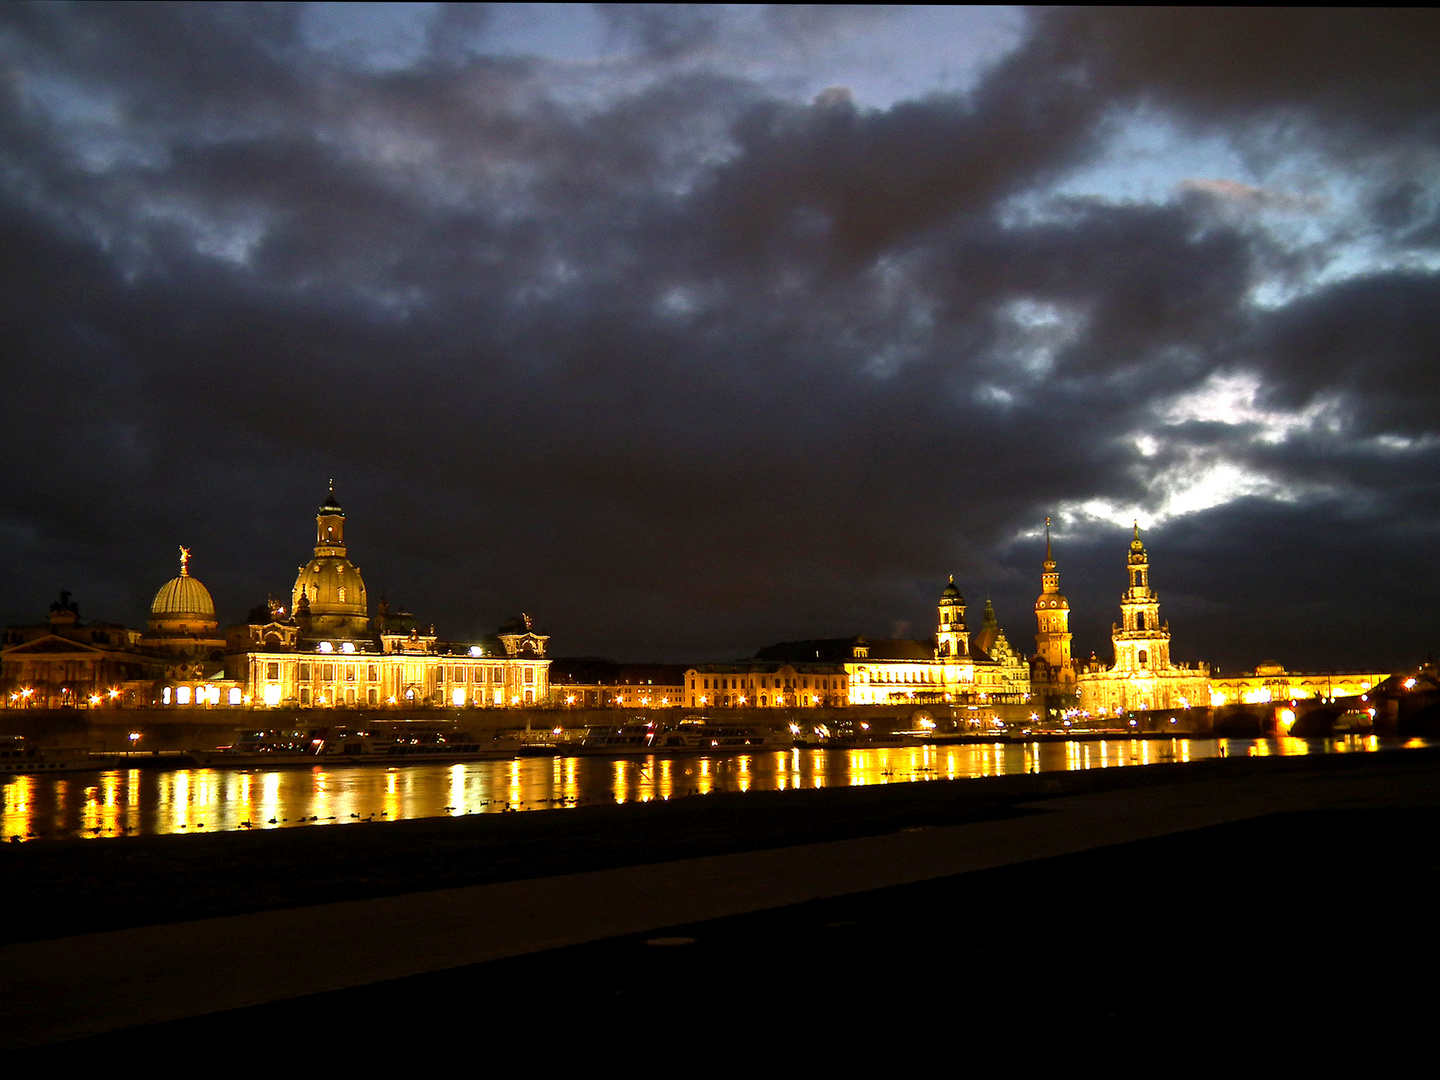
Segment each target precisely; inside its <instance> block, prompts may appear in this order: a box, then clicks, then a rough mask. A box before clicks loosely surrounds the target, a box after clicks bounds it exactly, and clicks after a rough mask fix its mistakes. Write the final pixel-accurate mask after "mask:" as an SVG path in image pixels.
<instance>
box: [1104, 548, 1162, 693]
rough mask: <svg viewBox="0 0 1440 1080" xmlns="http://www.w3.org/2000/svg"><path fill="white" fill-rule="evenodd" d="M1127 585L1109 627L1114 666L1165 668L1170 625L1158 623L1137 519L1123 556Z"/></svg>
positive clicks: (1156, 601) (1157, 605)
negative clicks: (1117, 619)
mask: <svg viewBox="0 0 1440 1080" xmlns="http://www.w3.org/2000/svg"><path fill="white" fill-rule="evenodd" d="M1125 568H1126V570H1127V571H1128V572H1129V575H1130V587H1129V588H1128V589H1126V590H1125V591H1124V593H1122V594H1121V596H1120V620H1121V621H1120V623H1119V625H1117V626H1114V627H1112V629H1111V633H1110V637H1111V640H1112V641H1113V642H1114V643H1115V666H1116V667H1117V668H1121V669H1123V670H1127V671H1148V670H1155V669H1158V670H1162V671H1163V670H1165V669H1166V668H1168V667H1169V666H1170V627H1169V625H1168V624H1166V625H1164V626H1162V625H1161V624H1160V597H1158V596H1156V595H1155V590H1154V589H1152V588H1150V556H1149V555H1147V554H1146V552H1145V544H1144V542H1143V541H1141V539H1140V523H1139V522H1138V521H1137V522H1136V523H1135V537H1134V539H1132V540H1131V541H1130V554H1129V556H1128V557H1127V558H1126V560H1125Z"/></svg>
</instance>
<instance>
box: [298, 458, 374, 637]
mask: <svg viewBox="0 0 1440 1080" xmlns="http://www.w3.org/2000/svg"><path fill="white" fill-rule="evenodd" d="M302 600H303V601H307V602H308V614H309V617H310V625H309V627H308V628H305V629H304V630H303V631H302V636H311V635H313V636H315V637H336V638H365V637H369V636H370V617H369V611H370V605H369V601H368V600H367V598H366V595H365V581H364V579H363V578H362V577H361V576H360V568H359V567H357V566H356V565H355V564H354V563H352V562H351V561H350V560H349V558H348V557H347V555H346V548H345V511H344V510H343V509H342V508H341V506H340V503H339V502H338V501H336V499H335V482H334V481H333V480H332V481H331V482H330V493H329V494H328V495H327V496H326V497H325V501H324V502H323V503H321V504H320V508H319V510H318V511H316V514H315V556H314V558H312V559H311V560H310V562H309V563H308V564H307V565H305V566H302V567H300V569H299V572H298V573H297V574H296V576H295V587H294V588H293V589H292V590H291V591H290V606H291V609H292V610H293V611H294V612H295V615H296V618H297V619H303V614H302V610H301V609H302V608H303V607H306V606H307V605H306V604H302V602H301V601H302Z"/></svg>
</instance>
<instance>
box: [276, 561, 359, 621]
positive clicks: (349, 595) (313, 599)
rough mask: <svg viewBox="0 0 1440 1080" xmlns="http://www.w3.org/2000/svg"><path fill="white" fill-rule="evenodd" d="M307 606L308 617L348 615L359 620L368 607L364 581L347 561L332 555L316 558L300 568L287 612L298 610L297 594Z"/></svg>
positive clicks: (298, 599) (298, 598) (352, 564)
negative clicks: (302, 594) (303, 599)
mask: <svg viewBox="0 0 1440 1080" xmlns="http://www.w3.org/2000/svg"><path fill="white" fill-rule="evenodd" d="M302 590H303V591H304V593H305V598H306V599H307V600H308V601H309V603H310V613H311V614H312V615H349V616H357V617H360V618H363V617H364V616H365V615H366V614H368V612H369V610H370V605H369V603H368V602H367V600H366V596H365V581H364V579H362V578H361V577H360V571H359V570H357V569H356V568H355V564H354V563H352V562H351V561H350V560H349V559H346V558H343V557H340V556H336V555H317V556H316V557H315V558H313V559H311V560H310V562H309V563H308V564H306V565H305V566H302V567H301V568H300V572H299V574H297V575H296V577H295V588H294V591H293V592H292V593H291V596H290V601H291V605H292V606H291V610H292V611H294V610H296V609H297V608H299V606H300V593H301V591H302Z"/></svg>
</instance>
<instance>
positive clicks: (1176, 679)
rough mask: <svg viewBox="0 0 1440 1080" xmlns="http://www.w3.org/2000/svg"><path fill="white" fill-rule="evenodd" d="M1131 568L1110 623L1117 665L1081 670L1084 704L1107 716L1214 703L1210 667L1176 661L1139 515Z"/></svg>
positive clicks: (1128, 558)
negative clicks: (1115, 619) (1115, 616)
mask: <svg viewBox="0 0 1440 1080" xmlns="http://www.w3.org/2000/svg"><path fill="white" fill-rule="evenodd" d="M1125 572H1126V574H1127V575H1128V578H1129V584H1128V587H1127V588H1126V589H1125V591H1124V592H1123V593H1121V594H1120V622H1118V623H1116V624H1115V625H1113V626H1112V627H1111V629H1110V639H1111V641H1112V642H1113V643H1114V646H1115V665H1114V666H1113V667H1111V668H1110V669H1109V670H1108V671H1107V670H1095V669H1093V668H1087V669H1086V671H1085V673H1084V674H1083V675H1081V677H1080V680H1079V682H1080V703H1081V707H1082V708H1083V709H1085V710H1087V711H1089V712H1091V713H1096V714H1099V715H1102V716H1103V715H1108V714H1115V715H1121V714H1127V713H1135V712H1141V713H1144V712H1154V711H1156V710H1166V709H1187V708H1190V707H1192V706H1198V707H1203V706H1205V705H1208V704H1209V700H1210V669H1209V668H1208V667H1207V666H1206V665H1204V664H1196V665H1195V666H1194V667H1191V666H1189V665H1188V664H1180V665H1176V664H1174V663H1172V662H1171V659H1170V626H1169V624H1168V623H1162V622H1161V621H1160V597H1159V596H1157V595H1156V593H1155V590H1154V589H1152V588H1151V587H1150V556H1149V554H1148V553H1147V552H1146V550H1145V543H1144V541H1142V540H1141V539H1140V523H1139V522H1138V521H1137V522H1136V523H1135V531H1134V534H1133V535H1132V537H1131V540H1130V550H1129V552H1128V553H1127V555H1126V557H1125ZM1170 719H1171V718H1166V721H1167V722H1169V720H1170Z"/></svg>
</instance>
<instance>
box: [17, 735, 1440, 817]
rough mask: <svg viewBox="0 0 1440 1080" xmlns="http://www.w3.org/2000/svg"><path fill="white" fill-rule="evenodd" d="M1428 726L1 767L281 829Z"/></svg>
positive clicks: (1222, 751) (76, 789)
mask: <svg viewBox="0 0 1440 1080" xmlns="http://www.w3.org/2000/svg"><path fill="white" fill-rule="evenodd" d="M1421 745H1428V743H1427V742H1425V741H1422V740H1416V739H1412V740H1408V741H1406V742H1404V743H1401V742H1399V741H1397V740H1385V739H1379V738H1375V737H1371V736H1365V737H1360V736H1351V737H1348V738H1339V739H1290V738H1282V739H1181V738H1177V739H1165V740H1155V739H1143V740H1142V739H1116V740H1107V741H1103V742H1063V743H1059V742H1048V743H1024V744H1015V743H993V744H990V743H985V744H967V745H960V746H949V745H947V746H936V745H917V746H909V747H902V748H887V749H879V748H877V749H864V750H786V751H767V752H765V753H757V754H723V755H707V754H699V753H697V754H693V755H687V756H675V757H658V756H650V757H640V758H599V757H584V758H575V757H562V758H548V757H525V758H517V759H515V760H512V761H478V762H468V763H465V764H460V765H406V766H401V767H394V768H383V767H377V766H364V765H339V766H336V765H316V766H312V767H310V768H282V769H258V768H252V769H177V770H174V771H169V772H165V771H153V770H141V769H110V770H106V771H103V772H76V773H65V774H61V775H53V774H52V775H49V776H16V777H9V778H7V779H6V780H5V781H4V785H3V788H0V792H3V806H0V837H3V838H4V839H5V840H11V841H13V840H15V839H17V838H19V839H31V838H38V837H42V836H48V837H58V836H74V837H86V838H105V837H116V836H125V835H130V836H134V835H154V834H162V833H195V832H217V831H224V830H234V829H278V828H292V827H296V826H299V825H302V824H303V825H319V824H345V823H354V822H359V821H394V820H398V819H400V818H422V817H444V816H459V815H463V814H487V813H502V812H506V811H510V810H544V809H551V808H555V807H569V806H584V805H586V804H594V803H611V802H622V803H623V802H630V801H635V800H641V801H643V800H648V799H672V798H683V797H687V796H698V795H704V794H706V793H708V792H712V791H752V790H754V791H775V790H787V789H794V788H819V787H847V786H850V787H854V786H860V785H867V784H900V783H911V782H916V781H926V780H941V779H959V778H964V777H978V776H1007V775H1012V774H1017V773H1041V772H1065V771H1074V770H1080V769H1105V768H1117V767H1123V766H1146V765H1154V766H1159V765H1164V764H1166V763H1170V762H1178V761H1198V760H1201V759H1203V758H1212V757H1218V756H1221V755H1226V756H1237V755H1270V754H1276V755H1292V754H1323V753H1368V752H1374V751H1378V750H1382V749H1397V748H1400V747H1402V746H1404V747H1410V746H1421Z"/></svg>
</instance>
